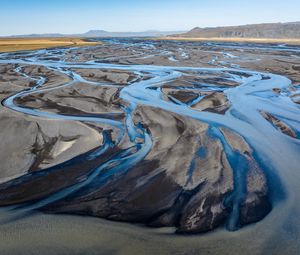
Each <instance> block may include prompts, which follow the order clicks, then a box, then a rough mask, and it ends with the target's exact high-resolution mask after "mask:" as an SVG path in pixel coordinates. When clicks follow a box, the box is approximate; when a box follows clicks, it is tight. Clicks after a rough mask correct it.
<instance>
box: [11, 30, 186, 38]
mask: <svg viewBox="0 0 300 255" xmlns="http://www.w3.org/2000/svg"><path fill="white" fill-rule="evenodd" d="M185 32H186V31H157V30H149V31H144V32H108V31H105V30H90V31H88V32H86V33H83V34H58V33H52V34H49V33H48V34H28V35H12V36H9V37H15V38H16V37H23V38H43V37H86V38H89V37H162V36H168V35H172V34H180V33H185Z"/></svg>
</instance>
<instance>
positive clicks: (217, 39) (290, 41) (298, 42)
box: [155, 37, 300, 45]
mask: <svg viewBox="0 0 300 255" xmlns="http://www.w3.org/2000/svg"><path fill="white" fill-rule="evenodd" d="M155 40H170V41H173V40H177V41H194V42H208V41H214V42H250V43H251V42H252V43H286V44H295V45H300V39H270V38H221V37H212V38H198V37H190V38H189V37H161V38H156V39H155Z"/></svg>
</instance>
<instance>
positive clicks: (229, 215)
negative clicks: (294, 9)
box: [0, 39, 300, 254]
mask: <svg viewBox="0 0 300 255" xmlns="http://www.w3.org/2000/svg"><path fill="white" fill-rule="evenodd" d="M299 52H300V50H299V48H298V47H289V46H280V45H279V46H278V45H255V44H254V45H252V44H218V43H207V44H206V43H204V44H203V43H198V42H194V43H181V42H166V41H162V42H160V41H158V42H153V41H142V40H132V39H130V40H129V39H128V40H126V39H124V40H114V39H109V40H108V39H107V40H106V43H105V44H103V45H100V46H96V47H93V48H82V49H70V50H59V49H58V50H53V51H51V50H50V51H37V52H32V53H30V52H29V53H26V54H25V55H23V54H22V53H19V54H18V53H17V54H11V55H2V56H1V59H2V60H3V62H1V63H2V64H1V68H2V72H1V73H0V75H1V79H2V80H1V88H2V90H3V91H2V92H3V93H2V96H3V98H2V99H5V98H6V100H5V101H3V105H4V106H5V108H4V107H2V109H1V111H2V112H1V119H2V120H6V121H9V122H10V124H9V125H10V127H20V122H22V125H24V127H23V128H22V129H23V130H26V131H27V130H29V131H30V130H32V131H31V132H29V133H28V134H27V135H24V137H22V139H24V145H22V143H21V144H20V146H19V147H20V148H19V150H20V152H22V153H24V152H25V153H24V155H26V156H28V155H31V158H26V157H25V158H24V156H22V157H20V154H14V155H12V156H11V159H12V160H13V161H15V162H18V163H20V165H18V166H16V165H13V166H11V164H8V165H9V166H10V167H11V169H9V168H8V167H5V169H1V174H2V176H1V178H2V183H3V184H1V185H0V188H1V193H2V195H1V198H0V203H1V205H2V206H4V205H17V206H18V205H20V204H19V203H21V202H28V204H27V205H26V206H24V207H22V206H21V208H19V209H18V210H10V209H11V208H10V207H2V209H1V218H0V220H1V231H0V243H1V248H0V251H1V252H2V253H3V254H40V253H43V254H58V253H59V254H154V253H156V254H266V253H269V254H282V253H286V254H297V253H296V251H297V250H298V248H299V245H300V243H299V230H300V229H299V226H300V224H299V220H298V218H299V217H297V215H299V212H300V208H299V206H298V203H297V201H299V198H298V195H297V194H299V192H298V191H299V187H298V186H299V185H298V183H299V178H300V176H299V175H298V173H297V166H298V165H299V161H298V158H297V156H296V155H299V123H298V121H297V114H298V111H299V106H298V105H297V102H298V101H297V100H298V97H299V82H300V77H299V74H298V72H297V68H298V66H300V61H299V59H300V55H299ZM8 59H9V60H10V61H9V62H10V63H6V62H7V60H8ZM24 59H25V60H26V61H25V62H24V61H23V60H24ZM61 59H63V60H64V62H59V61H60V60H61ZM28 60H29V61H28ZM101 63H104V64H101ZM39 65H41V66H42V68H36V66H39ZM194 67H196V69H193V68H194ZM199 67H202V68H203V69H197V68H199ZM224 67H225V68H224ZM0 71H1V70H0ZM260 72H262V73H260ZM158 74H159V75H158ZM179 74H183V75H179ZM77 75H78V76H77ZM43 77H46V79H45V80H44V79H43ZM156 77H158V78H156ZM169 77H170V78H169ZM286 77H287V78H288V79H289V80H288V79H287V78H286ZM152 79H153V80H152ZM39 84H40V85H39ZM241 84H242V85H241ZM249 84H250V85H251V86H248V85H249ZM39 86H40V87H39ZM147 86H149V87H147ZM239 86H240V87H239ZM260 86H262V87H260ZM26 87H31V88H33V91H27V92H24V93H23V94H22V93H21V94H19V95H16V96H15V97H14V96H12V95H13V94H14V93H16V92H17V91H20V90H22V89H24V88H26ZM158 87H159V88H161V89H160V90H158V89H155V88H158ZM144 89H147V90H146V92H147V93H145V91H144ZM248 89H249V90H248ZM235 91H236V92H235ZM250 92H251V93H250ZM158 94H159V95H160V97H157V95H158ZM249 95H250V96H249ZM13 97H14V100H10V98H13ZM269 99H271V100H269ZM157 100H158V101H157ZM239 100H244V101H242V102H243V103H241V104H240V102H239ZM236 106H238V107H236ZM253 106H254V107H253ZM234 107H235V108H234ZM256 107H257V108H256ZM232 108H234V109H235V110H236V112H234V111H230V110H231V109H232ZM259 110H261V111H259ZM15 111H17V112H19V113H15ZM20 112H21V113H20ZM247 112H248V113H247ZM247 114H248V115H249V116H248V117H249V118H248V119H247ZM231 115H232V116H231ZM7 116H8V117H7ZM283 117H285V118H283ZM57 118H61V120H57ZM227 118H228V121H227ZM7 119H8V120H7ZM66 121H67V122H70V123H68V124H67V123H65V122H66ZM48 122H49V123H48ZM51 122H52V124H51ZM60 122H61V123H62V124H61V127H60V126H59V124H58V123H60ZM3 123H4V122H3ZM33 123H36V124H33ZM44 123H47V124H44ZM124 123H125V126H126V128H125V129H123V128H122V127H123V125H124ZM54 124H55V125H54ZM220 124H222V125H221V126H219V125H220ZM249 124H250V125H249ZM31 125H33V126H35V125H36V126H37V127H39V129H36V128H33V127H31ZM68 125H74V126H73V127H72V128H71V127H69V126H68ZM4 126H8V124H5V125H4ZM57 126H59V127H58V128H57V129H55V127H57ZM211 126H212V127H213V128H210V127H211ZM253 127H254V128H253ZM64 129H67V130H72V131H74V132H75V133H74V134H73V135H70V134H66V132H65V131H64ZM13 130H14V129H12V128H10V130H6V131H5V134H4V133H3V134H4V135H6V136H7V137H9V139H10V142H8V144H9V143H15V142H14V141H15V140H16V139H19V138H18V137H17V136H15V137H14V136H13V135H11V134H9V131H10V132H12V131H13ZM36 130H39V131H38V132H37V131H36ZM55 130H58V131H55ZM122 130H125V131H126V132H125V135H124V134H123V133H122ZM218 130H219V131H218ZM13 133H20V134H21V130H19V131H14V132H13ZM22 134H24V133H23V132H22ZM41 134H43V135H41ZM50 138H51V139H50ZM57 138H59V139H57ZM150 138H151V139H150ZM4 139H5V137H4ZM14 139H15V140H14ZM107 139H108V140H107ZM91 141H93V142H94V143H91ZM76 143H77V144H79V146H77V147H76ZM113 143H115V144H116V145H117V146H112V145H111V144H113ZM28 144H29V145H30V146H28ZM84 144H85V147H84V146H80V145H84ZM103 145H107V146H108V147H110V146H112V147H111V150H108V151H106V153H104V154H102V155H101V154H99V155H101V157H99V156H97V155H98V154H97V153H100V152H97V151H98V150H99V148H100V149H101V146H103ZM99 146H100V147H99ZM199 147H200V149H199ZM201 147H203V148H205V149H201ZM32 148H33V150H32ZM280 148H282V150H280ZM11 150H16V148H13V149H11ZM8 152H9V150H8ZM37 152H38V153H37ZM96 152H97V153H96ZM120 153H121V154H120ZM3 155H4V154H3V153H2V154H1V156H3ZM37 155H39V157H37ZM95 155H96V156H95ZM115 155H125V156H116V157H115ZM230 155H233V156H230ZM280 155H282V158H281V157H280ZM123 157H124V160H123ZM126 157H129V159H130V160H126ZM6 158H7V157H4V158H3V159H2V160H3V161H5V162H7V159H6ZM20 158H22V160H23V161H21V160H20ZM70 158H72V160H70V161H68V162H69V163H67V165H65V164H63V165H61V164H60V163H61V162H64V161H65V160H68V159H70ZM236 158H237V159H239V160H241V161H240V162H242V163H240V165H235V164H236V161H235V159H236ZM116 159H117V160H119V161H118V162H120V165H121V166H122V167H119V168H118V167H116V165H115V162H116ZM106 160H108V162H109V165H106V167H108V168H107V169H104V173H103V174H101V172H100V174H99V173H98V176H97V175H94V170H93V167H95V166H99V165H101V166H102V165H105V163H104V164H103V162H105V161H106ZM244 160H245V161H244ZM22 162H23V163H22ZM82 162H83V163H84V162H89V163H88V164H85V167H78V168H76V166H81V165H80V164H82ZM238 162H239V161H238ZM243 162H244V163H243ZM245 162H247V163H246V164H245ZM57 165H58V166H60V167H59V168H56V166H57ZM245 165H247V171H246V173H245V174H242V175H240V172H242V171H243V169H244V168H243V167H241V166H245ZM127 168H128V171H127ZM4 170H6V171H4ZM13 171H14V172H13ZM64 171H65V172H64ZM239 171H240V172H239ZM12 172H13V174H12ZM43 172H45V173H47V174H45V175H43V174H40V173H43ZM110 172H113V173H112V174H110ZM15 175H22V176H21V177H19V178H17V179H14V178H15V177H16V176H15ZM60 176H64V177H67V178H60ZM224 176H225V177H224ZM92 177H93V178H92ZM7 178H8V179H12V181H11V182H7ZM94 178H95V181H94ZM49 181H50V182H49ZM47 183H50V184H51V185H50V186H49V187H48V186H47ZM99 183H100V184H101V185H99ZM45 185H46V186H45ZM45 187H47V188H45ZM68 187H69V188H68ZM245 188H246V191H245V190H244V189H245ZM199 189H200V192H199ZM60 190H62V191H60ZM21 191H22V192H21ZM70 194H71V196H70ZM203 194H204V196H203ZM228 194H229V196H228ZM230 194H232V195H231V196H230ZM223 196H224V197H225V199H224V200H225V201H226V200H228V199H229V198H230V197H231V198H230V204H231V205H232V206H233V207H234V208H237V207H235V206H238V208H239V211H240V214H237V215H236V214H235V213H233V212H234V210H233V209H232V208H231V207H230V206H229V207H227V208H226V203H225V202H224V200H223ZM240 199H242V200H243V203H240V202H239V201H240ZM36 200H37V201H36ZM207 201H208V202H207ZM253 201H254V202H253ZM268 203H271V205H272V206H271V207H272V208H269V206H268ZM181 208H183V209H182V210H181ZM198 208H204V210H202V211H200V217H199V214H198V213H199V212H198V211H197V210H198ZM230 208H231V211H230ZM37 210H39V211H43V212H47V213H57V214H54V215H48V214H43V213H41V212H37ZM227 210H229V211H227ZM203 211H204V212H208V213H207V214H206V213H203ZM178 212H179V213H178ZM210 212H213V214H212V216H213V217H212V218H211V217H210V216H211V214H210ZM59 213H63V214H59ZM70 213H71V214H72V213H73V214H74V213H75V214H85V215H93V216H98V217H102V218H107V219H110V220H113V221H107V220H103V219H99V218H95V217H87V216H85V217H84V216H70V215H65V214H70ZM201 213H202V214H201ZM236 216H237V217H236ZM194 218H195V219H197V221H195V222H196V223H195V222H194V221H191V219H194ZM199 218H200V220H199ZM201 219H204V222H203V220H202V221H201ZM219 219H220V220H219ZM237 219H238V221H239V223H238V222H236V220H237ZM115 221H128V222H134V223H135V225H134V224H128V223H120V222H115ZM257 221H258V222H257ZM191 222H192V224H190V223H191ZM199 222H200V223H199ZM207 222H208V223H209V224H207ZM254 222H257V223H254ZM137 224H139V225H137ZM240 224H241V225H240ZM248 224H250V225H248ZM145 225H148V226H152V227H153V226H155V227H156V228H152V227H145ZM169 226H173V227H169ZM157 227H158V228H157ZM175 227H176V228H177V231H179V232H180V231H181V232H189V233H193V231H195V232H203V231H204V232H206V231H208V230H212V229H214V230H213V231H211V232H208V233H202V234H197V235H181V234H174V232H175V231H176V229H175ZM241 227H242V228H241ZM226 228H227V229H229V230H237V231H235V232H229V231H227V230H226ZM2 244H3V245H2Z"/></svg>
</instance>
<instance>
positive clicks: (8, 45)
mask: <svg viewBox="0 0 300 255" xmlns="http://www.w3.org/2000/svg"><path fill="white" fill-rule="evenodd" d="M97 44H99V43H97V42H88V41H86V40H84V39H81V38H0V52H13V51H21V50H37V49H46V48H53V47H71V46H73V47H77V46H92V45H97Z"/></svg>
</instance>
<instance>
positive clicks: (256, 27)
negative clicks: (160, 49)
mask: <svg viewBox="0 0 300 255" xmlns="http://www.w3.org/2000/svg"><path fill="white" fill-rule="evenodd" d="M173 36H175V37H187V38H191V37H195V38H197V37H198V38H212V37H220V38H232V37H233V38H270V39H274V38H278V39H283V38H284V39H287V38H290V39H293V38H295V39H298V38H300V22H289V23H264V24H253V25H243V26H228V27H207V28H200V27H196V28H194V29H192V30H191V31H189V32H187V33H183V34H176V35H173Z"/></svg>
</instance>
